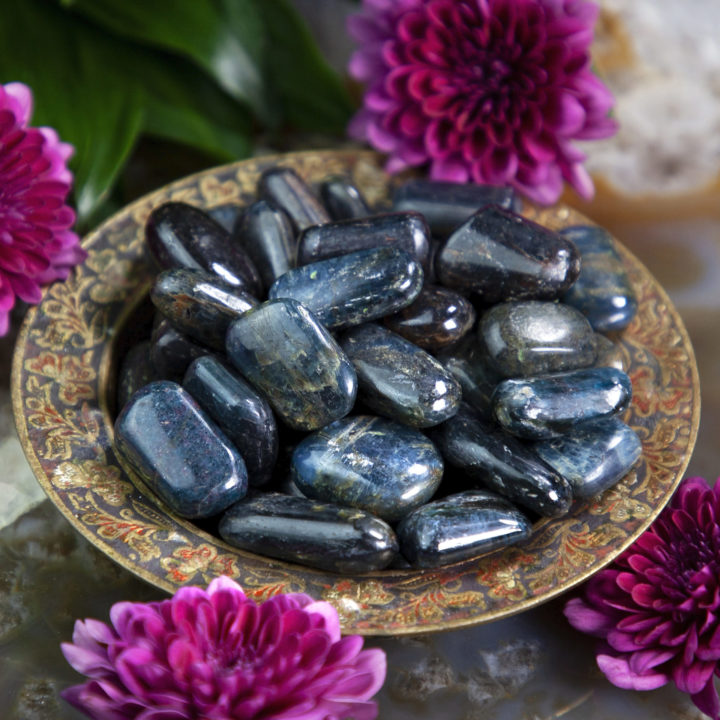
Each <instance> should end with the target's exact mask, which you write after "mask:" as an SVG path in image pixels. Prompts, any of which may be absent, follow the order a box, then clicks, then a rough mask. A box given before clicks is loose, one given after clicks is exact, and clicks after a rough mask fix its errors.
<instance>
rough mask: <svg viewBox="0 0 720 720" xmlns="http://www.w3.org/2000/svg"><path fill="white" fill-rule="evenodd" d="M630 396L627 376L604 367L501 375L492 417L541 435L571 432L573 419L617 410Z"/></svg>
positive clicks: (523, 433) (511, 428)
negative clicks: (528, 375) (535, 374)
mask: <svg viewBox="0 0 720 720" xmlns="http://www.w3.org/2000/svg"><path fill="white" fill-rule="evenodd" d="M631 397H632V384H631V383H630V378H629V377H628V376H627V375H626V374H625V373H624V372H623V371H622V370H616V369H615V368H609V367H604V368H589V369H587V370H571V371H569V372H563V373H554V374H552V375H543V376H541V377H532V378H525V379H516V380H505V381H503V382H501V383H500V384H499V385H498V386H497V388H496V390H495V394H494V395H493V398H492V402H493V407H494V410H495V418H496V420H497V421H498V422H499V423H500V424H501V425H502V426H503V427H504V428H505V429H506V430H507V431H508V432H511V433H512V434H513V435H517V436H518V437H524V438H530V439H532V440H544V439H546V438H552V437H557V436H558V435H564V434H565V433H567V432H570V431H571V430H572V428H573V427H574V426H575V425H576V424H577V423H581V422H586V421H588V420H597V419H600V418H603V417H611V416H613V415H616V414H618V413H620V412H622V411H623V410H625V409H626V408H627V406H628V405H629V403H630V398H631Z"/></svg>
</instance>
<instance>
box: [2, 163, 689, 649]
mask: <svg viewBox="0 0 720 720" xmlns="http://www.w3.org/2000/svg"><path fill="white" fill-rule="evenodd" d="M381 162H382V159H381V158H380V157H379V156H378V155H376V154H374V153H372V152H364V151H341V152H335V151H329V152H302V153H296V154H291V155H279V156H274V157H265V158H257V159H252V160H246V161H243V162H238V163H234V164H231V165H226V166H224V167H220V168H215V169H211V170H207V171H205V172H201V173H199V174H197V175H193V176H191V177H187V178H184V179H182V180H179V181H178V182H175V183H173V184H171V185H168V186H167V187H164V188H162V189H160V190H158V191H156V192H154V193H151V194H150V195H147V196H145V197H143V198H141V199H140V200H138V201H136V202H134V203H133V204H131V205H129V206H128V207H126V208H125V209H123V210H121V211H120V212H118V213H117V214H116V215H114V216H113V217H112V218H110V219H109V220H108V221H107V222H105V223H104V224H103V225H101V226H100V227H99V228H98V229H97V230H96V231H95V232H93V233H92V234H90V235H89V236H88V237H87V238H86V239H85V243H84V246H85V248H86V249H87V251H88V253H89V256H88V259H87V261H86V262H85V264H84V265H83V266H82V267H80V268H79V269H78V270H77V271H76V272H75V273H74V274H73V275H72V276H71V278H70V279H69V280H68V281H67V282H65V283H56V284H55V285H53V286H51V287H50V288H49V289H48V290H47V291H46V292H45V296H44V298H43V301H42V302H41V303H40V305H39V306H38V307H37V308H33V309H32V310H31V311H30V313H29V314H28V317H27V319H26V321H25V324H24V326H23V328H22V331H21V334H20V337H19V338H18V342H17V348H16V351H15V358H14V366H13V377H12V393H13V406H14V411H15V418H16V423H17V428H18V432H19V435H20V439H21V442H22V444H23V447H24V449H25V453H26V455H27V457H28V460H29V462H30V464H31V465H32V468H33V470H34V472H35V475H36V476H37V478H38V481H39V482H40V484H41V485H42V487H43V488H44V490H45V492H46V493H47V494H48V496H49V497H50V499H51V500H52V501H53V502H54V503H55V505H57V507H58V509H59V510H60V512H62V513H63V514H64V515H65V516H66V517H67V518H68V520H69V521H70V522H71V523H72V524H73V525H74V526H75V527H76V528H77V529H78V530H79V531H80V532H81V533H82V534H83V535H84V536H85V537H86V538H87V539H88V540H90V542H92V543H93V544H94V545H96V546H97V547H98V548H99V549H100V550H101V551H102V552H104V553H105V554H107V555H108V556H110V557H111V558H113V559H114V560H115V561H117V562H118V563H119V564H120V565H122V566H124V567H125V568H127V569H128V570H131V571H132V572H134V573H136V574H137V575H139V576H140V577H142V578H144V579H145V580H147V581H149V582H150V583H153V584H154V585H156V586H157V587H159V588H162V589H164V590H167V591H169V592H172V591H174V590H175V589H176V588H178V587H179V586H181V585H186V584H195V585H205V584H206V583H208V582H209V581H210V580H212V578H214V577H216V576H218V575H221V574H225V575H229V576H231V577H233V578H235V579H237V580H238V581H239V582H240V584H241V585H242V586H243V587H244V588H245V590H246V592H247V593H248V594H249V595H250V596H251V597H254V598H257V599H263V598H266V597H268V596H271V595H274V594H276V593H282V592H306V593H308V594H310V595H312V596H314V597H316V598H322V599H325V600H328V601H329V602H330V603H332V604H333V605H334V606H335V607H336V608H337V609H338V611H339V613H340V617H341V619H342V622H343V627H344V629H345V630H346V631H348V632H355V633H361V634H365V635H396V634H403V633H408V634H409V633H421V632H428V631H434V630H441V629H449V628H455V627H460V626H463V625H471V624H475V623H482V622H487V621H490V620H493V619H496V618H500V617H503V616H506V615H510V614H512V613H516V612H520V611H521V610H524V609H525V608H529V607H531V606H533V605H537V604H539V603H541V602H544V601H546V600H549V599H550V598H552V597H554V596H557V595H559V594H560V593H563V592H565V591H566V590H568V589H569V588H571V587H573V586H575V585H577V584H578V583H580V582H582V581H583V580H585V579H586V578H588V577H589V576H590V575H592V574H593V573H594V572H596V571H597V570H599V569H600V568H602V567H603V566H604V565H606V564H608V563H609V562H610V561H611V560H612V559H613V558H614V557H616V556H617V555H618V554H619V553H621V552H622V551H623V550H624V549H625V548H626V547H628V545H630V544H631V543H632V542H633V540H634V539H635V538H637V537H638V535H640V533H642V532H643V531H644V530H645V529H646V528H647V527H648V525H650V523H651V522H652V520H653V519H654V518H655V517H656V516H657V515H658V513H659V512H660V510H661V509H662V507H663V506H664V505H665V504H666V502H667V501H668V500H669V498H670V496H671V495H672V493H673V491H674V489H675V487H676V486H677V484H678V483H679V481H680V480H681V478H682V474H683V473H684V471H685V468H686V467H687V463H688V461H689V458H690V454H691V452H692V449H693V445H694V444H695V438H696V434H697V427H698V420H699V412H700V402H699V386H698V375H697V368H696V365H695V358H694V355H693V350H692V347H691V345H690V341H689V339H688V335H687V332H686V330H685V327H684V326H683V323H682V320H681V319H680V317H679V316H678V314H677V311H676V310H675V309H674V307H673V306H672V304H671V302H670V300H669V299H668V297H667V295H666V294H665V292H664V291H663V289H662V288H661V287H660V286H659V285H658V283H657V282H656V280H655V279H654V278H653V277H652V276H651V275H650V273H649V272H648V271H647V270H646V269H645V268H644V267H643V265H642V264H641V263H640V262H639V261H638V260H637V259H636V258H635V257H634V256H633V255H632V254H631V253H629V252H628V251H627V250H626V249H624V248H623V247H622V246H620V245H618V249H619V251H620V253H621V254H622V257H623V259H624V262H625V264H626V266H627V270H628V273H629V276H630V280H631V282H632V285H633V286H634V288H635V291H636V293H637V295H638V299H639V305H640V309H639V312H638V314H637V316H636V317H635V319H634V320H633V322H632V324H631V325H630V327H629V328H628V329H627V330H626V331H625V332H624V333H623V334H622V336H621V337H620V338H619V339H618V340H619V343H620V345H621V348H622V351H623V353H624V355H625V360H626V362H627V366H628V372H629V374H630V376H631V378H632V383H633V388H634V397H633V401H632V406H631V408H630V409H629V411H628V416H627V421H628V422H629V423H630V425H631V426H632V427H633V428H634V429H635V430H636V431H637V432H638V434H639V436H640V438H641V440H642V445H643V457H642V460H641V461H640V462H639V463H638V464H637V466H636V467H635V468H634V469H633V470H632V471H631V472H630V473H629V474H628V475H627V476H626V477H625V478H624V479H623V480H622V481H621V482H620V483H619V484H618V485H617V486H615V487H614V488H612V489H611V490H609V491H607V492H606V493H604V494H603V495H602V496H599V497H596V498H594V499H592V500H591V501H589V502H582V503H580V502H576V503H575V504H574V506H573V508H572V511H571V512H570V513H569V514H568V515H567V516H566V517H563V518H560V519H554V520H542V521H540V522H538V523H536V525H535V526H534V529H533V533H532V536H531V538H530V539H529V540H528V541H527V542H525V543H523V544H521V545H516V546H513V547H509V548H505V549H503V550H499V551H496V552H493V553H491V554H488V555H485V556H484V557H482V558H479V559H474V560H468V561H465V562H460V563H456V564H453V565H449V566H446V567H442V568H439V569H437V570H422V571H421V570H384V571H381V572H373V573H368V574H365V575H356V576H340V575H334V574H332V573H328V572H324V571H319V570H313V569H310V568H306V567H301V566H298V565H291V564H288V563H284V562H280V561H277V560H272V559H269V558H265V557H260V556H258V555H252V554H250V553H247V552H242V551H239V550H236V549H233V548H232V547H230V546H229V545H227V544H226V543H224V542H223V541H222V540H220V539H219V538H217V537H214V536H212V535H210V534H209V533H207V532H205V531H203V530H202V529H200V528H199V527H197V526H196V525H193V524H192V523H190V522H188V521H186V520H183V519H181V518H178V517H175V516H174V515H172V514H171V513H170V511H169V510H168V509H167V508H165V507H163V506H162V505H160V504H157V503H153V502H152V501H151V500H150V499H149V498H147V497H145V496H144V495H142V494H141V493H140V492H138V490H137V489H136V487H135V485H134V484H133V482H132V481H131V480H130V478H129V477H128V475H127V473H126V471H125V470H124V468H123V467H122V465H121V464H120V463H119V461H118V458H117V456H116V454H115V451H114V449H113V418H114V396H115V374H116V366H117V363H116V359H117V356H118V354H119V352H120V347H121V345H123V344H125V345H127V344H128V343H129V342H130V340H131V339H132V335H133V330H134V328H135V326H136V323H135V321H134V320H130V319H131V318H132V317H133V314H134V313H135V311H136V309H137V308H138V307H141V305H142V304H143V303H144V302H146V300H147V293H148V290H149V287H150V284H151V282H152V270H151V269H150V268H151V265H150V263H149V262H147V259H146V258H145V244H144V225H145V220H146V218H147V216H148V214H149V212H150V211H151V209H152V208H154V207H156V206H157V205H159V204H161V203H163V202H166V201H168V200H181V201H184V202H188V203H191V204H194V205H198V206H201V207H213V206H215V205H220V204H224V203H228V202H238V203H248V202H250V201H251V200H252V199H253V197H254V192H255V184H256V181H257V178H258V176H259V175H260V173H261V172H262V171H264V170H266V169H267V168H269V167H272V166H276V165H282V166H287V167H292V168H294V169H295V170H296V171H297V172H298V173H299V174H300V175H301V176H302V177H304V178H305V179H306V180H308V181H310V182H317V181H320V180H321V179H323V178H324V177H326V176H327V175H330V174H336V173H345V174H348V175H349V176H350V177H351V178H352V179H353V181H354V182H355V183H356V184H357V185H358V186H359V187H360V188H361V190H362V191H363V192H364V193H365V195H366V196H367V198H368V199H369V201H370V202H371V203H378V202H382V201H383V200H384V199H386V198H387V196H388V191H389V187H390V183H391V180H390V179H389V177H388V176H387V175H386V174H385V173H384V172H383V170H382V168H381ZM524 214H525V215H526V216H527V217H529V218H531V219H533V220H536V221H538V222H540V223H542V224H544V225H547V226H549V227H554V228H558V227H562V226H567V225H573V224H577V223H587V222H589V221H588V220H587V219H586V218H584V217H583V216H582V215H580V214H579V213H577V212H575V211H574V210H571V209H570V208H568V207H564V206H555V207H552V208H549V209H540V208H536V207H534V206H532V205H529V206H527V208H526V210H525V211H524Z"/></svg>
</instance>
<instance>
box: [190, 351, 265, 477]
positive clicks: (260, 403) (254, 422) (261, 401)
mask: <svg viewBox="0 0 720 720" xmlns="http://www.w3.org/2000/svg"><path fill="white" fill-rule="evenodd" d="M183 387H184V388H185V389H186V390H187V391H188V392H189V393H190V395H192V396H193V397H194V398H195V400H197V402H198V403H199V404H200V406H201V407H202V408H203V409H204V410H205V411H206V412H207V413H208V415H210V417H211V418H212V419H213V420H214V421H215V422H216V423H217V424H218V426H219V427H220V429H221V430H222V431H223V432H224V433H225V434H226V435H227V437H228V438H229V439H230V440H231V442H232V443H233V444H234V445H235V447H236V448H237V449H238V450H239V451H240V454H241V455H242V456H243V460H245V465H246V466H247V470H248V480H249V482H250V485H253V486H256V487H257V486H260V485H265V483H267V482H268V481H269V480H270V477H271V476H272V471H273V468H274V467H275V461H276V460H277V455H278V430H277V425H276V424H275V417H274V416H273V413H272V410H271V409H270V406H269V405H268V403H267V400H265V398H263V397H261V396H260V395H258V393H257V392H255V390H254V389H253V388H252V387H250V385H248V383H246V382H245V380H243V379H242V378H241V377H239V376H238V375H236V374H235V373H234V372H232V371H231V370H230V369H228V368H227V367H226V366H225V365H224V364H223V363H222V362H220V360H218V359H217V358H215V357H212V356H210V355H208V356H205V357H201V358H198V359H197V360H195V361H194V362H193V363H192V364H191V365H190V367H189V368H188V369H187V372H186V373H185V379H184V380H183Z"/></svg>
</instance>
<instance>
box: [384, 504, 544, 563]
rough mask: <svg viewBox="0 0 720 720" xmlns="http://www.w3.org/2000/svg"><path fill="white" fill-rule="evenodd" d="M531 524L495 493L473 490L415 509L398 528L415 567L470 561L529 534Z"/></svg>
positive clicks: (403, 547)
mask: <svg viewBox="0 0 720 720" xmlns="http://www.w3.org/2000/svg"><path fill="white" fill-rule="evenodd" d="M530 531H531V525H530V521H529V520H528V519H527V518H526V517H525V516H524V515H523V514H522V513H521V512H520V511H519V510H517V509H516V508H515V507H514V506H513V505H512V504H511V503H509V502H508V501H507V500H505V499H504V498H502V497H500V496H499V495H496V494H495V493H491V492H486V491H482V490H468V491H466V492H463V493H459V494H457V495H449V496H448V497H445V498H443V499H442V500H435V501H433V502H430V503H428V504H427V505H423V506H422V507H420V508H418V509H417V510H413V512H412V513H410V515H408V516H407V517H406V518H404V519H403V520H402V522H400V524H399V525H398V528H397V533H398V538H399V540H400V551H401V553H402V555H403V557H405V558H406V559H407V560H408V561H409V562H410V564H411V565H412V566H413V567H416V568H434V567H440V566H442V565H448V564H450V563H454V562H459V561H461V560H467V559H468V558H471V557H476V556H478V555H482V554H484V553H487V552H490V551H491V550H496V549H497V548H501V547H505V546H507V545H513V544H515V543H517V542H520V541H522V540H526V539H527V538H528V537H529V536H530Z"/></svg>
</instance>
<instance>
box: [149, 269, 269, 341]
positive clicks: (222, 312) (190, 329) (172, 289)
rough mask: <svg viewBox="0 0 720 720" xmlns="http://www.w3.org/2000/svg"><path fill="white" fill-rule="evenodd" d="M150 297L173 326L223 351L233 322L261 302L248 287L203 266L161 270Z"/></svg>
mask: <svg viewBox="0 0 720 720" xmlns="http://www.w3.org/2000/svg"><path fill="white" fill-rule="evenodd" d="M150 299H151V300H152V301H153V304H154V305H155V307H156V308H157V309H158V310H159V311H160V312H161V313H162V314H163V315H164V316H165V317H166V318H167V319H168V320H169V321H170V323H171V324H172V325H173V327H175V328H176V329H178V330H179V331H180V332H182V333H185V334H186V335H189V336H190V337H192V338H193V339H195V340H197V341H198V342H200V343H202V344H203V345H207V346H208V347H211V348H213V349H215V350H220V351H224V350H225V335H226V334H227V329H228V327H229V326H230V323H231V322H232V321H233V320H235V319H236V318H238V317H240V316H241V315H243V314H245V313H246V312H247V311H248V310H250V309H251V308H253V307H255V306H256V305H257V304H258V301H257V300H256V299H255V298H254V297H253V296H252V295H250V294H248V293H246V292H245V291H244V290H241V289H240V288H238V287H233V286H232V285H228V284H227V283H225V282H223V281H222V280H220V279H219V278H218V276H217V275H211V274H210V273H207V272H203V271H202V270H166V271H165V272H162V273H160V275H158V277H157V279H156V280H155V285H154V286H153V289H152V291H151V293H150Z"/></svg>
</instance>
